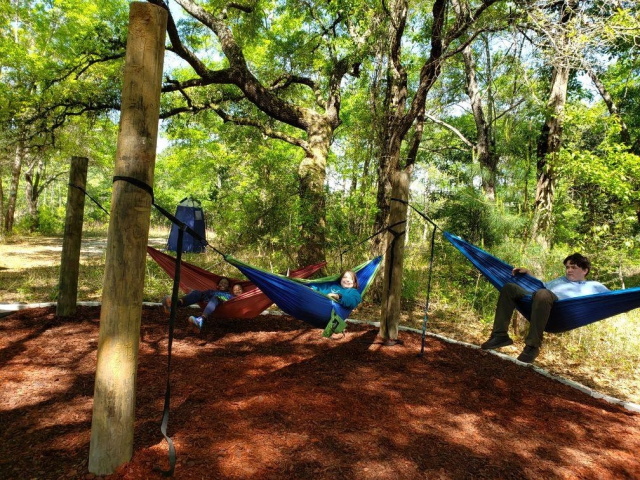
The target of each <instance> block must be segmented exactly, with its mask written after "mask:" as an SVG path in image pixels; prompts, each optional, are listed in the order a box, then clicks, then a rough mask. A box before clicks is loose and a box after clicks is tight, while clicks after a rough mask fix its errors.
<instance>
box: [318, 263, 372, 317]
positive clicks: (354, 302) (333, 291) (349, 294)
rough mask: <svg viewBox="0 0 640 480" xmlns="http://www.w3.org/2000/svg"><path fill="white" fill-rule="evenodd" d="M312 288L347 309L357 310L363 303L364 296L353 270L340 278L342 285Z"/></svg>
mask: <svg viewBox="0 0 640 480" xmlns="http://www.w3.org/2000/svg"><path fill="white" fill-rule="evenodd" d="M311 288H312V289H313V290H315V291H317V292H320V293H324V294H325V295H326V296H327V297H329V298H330V299H331V300H333V301H335V302H338V303H339V304H340V305H342V306H343V307H346V308H356V307H357V306H358V305H360V302H362V296H361V295H360V292H359V291H358V289H359V288H360V285H359V283H358V277H357V276H356V272H354V271H353V270H347V271H345V272H343V273H342V275H341V276H340V285H329V286H317V285H312V286H311Z"/></svg>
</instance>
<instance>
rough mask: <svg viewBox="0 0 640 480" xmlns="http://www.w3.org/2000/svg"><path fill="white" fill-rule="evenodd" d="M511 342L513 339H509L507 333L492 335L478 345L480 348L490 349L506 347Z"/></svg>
mask: <svg viewBox="0 0 640 480" xmlns="http://www.w3.org/2000/svg"><path fill="white" fill-rule="evenodd" d="M512 343H513V340H511V339H510V338H509V336H508V335H505V336H495V337H494V336H493V335H492V336H491V337H490V338H489V340H487V341H486V342H484V343H483V344H482V345H480V348H481V349H483V350H492V349H494V348H500V347H506V346H507V345H511V344H512Z"/></svg>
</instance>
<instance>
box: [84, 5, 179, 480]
mask: <svg viewBox="0 0 640 480" xmlns="http://www.w3.org/2000/svg"><path fill="white" fill-rule="evenodd" d="M166 25H167V12H166V11H165V10H164V9H162V8H160V7H157V6H155V5H151V4H149V3H146V2H133V3H131V6H130V11H129V36H128V39H127V53H126V57H125V67H124V84H123V88H122V108H121V114H120V132H119V134H118V145H117V151H116V165H115V175H116V176H120V177H132V178H135V179H137V180H138V181H139V182H141V183H144V184H147V185H153V170H154V166H155V156H156V144H157V135H158V119H159V114H160V90H161V82H162V65H163V59H164V41H165V31H166ZM111 199H112V201H111V217H110V222H109V234H108V238H107V255H106V263H105V276H104V293H103V295H102V311H101V314H100V336H99V340H98V364H97V367H96V382H95V390H94V397H93V418H92V422H91V445H90V450H89V471H90V472H91V473H94V474H96V475H108V474H110V473H113V472H114V471H115V470H116V468H117V467H118V466H120V465H122V464H123V463H126V462H128V461H129V460H130V459H131V457H132V455H133V428H134V420H135V403H136V402H135V400H136V373H137V364H138V344H139V342H140V318H141V315H142V294H143V288H144V275H145V258H146V247H147V240H148V237H149V222H150V212H151V196H150V194H149V193H148V192H146V191H145V190H143V189H141V188H139V187H137V186H134V185H132V184H131V183H129V182H127V181H124V180H119V181H116V182H114V184H113V193H112V197H111Z"/></svg>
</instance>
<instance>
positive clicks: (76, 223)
mask: <svg viewBox="0 0 640 480" xmlns="http://www.w3.org/2000/svg"><path fill="white" fill-rule="evenodd" d="M88 165H89V159H88V158H85V157H71V171H70V172H69V187H68V188H69V189H68V192H67V216H66V219H65V223H64V238H63V239H62V256H61V258H60V281H59V282H58V306H57V308H56V315H58V316H60V317H67V316H70V315H73V314H74V313H76V303H77V300H78V274H79V272H80V246H81V243H82V221H83V219H84V192H82V191H81V190H79V188H82V189H83V190H84V189H85V188H86V186H87V167H88ZM72 185H75V186H72ZM76 187H79V188H76Z"/></svg>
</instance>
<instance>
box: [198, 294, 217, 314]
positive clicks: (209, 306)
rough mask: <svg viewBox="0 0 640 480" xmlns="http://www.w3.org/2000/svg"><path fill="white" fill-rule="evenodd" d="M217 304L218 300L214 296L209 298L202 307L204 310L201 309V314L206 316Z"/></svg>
mask: <svg viewBox="0 0 640 480" xmlns="http://www.w3.org/2000/svg"><path fill="white" fill-rule="evenodd" d="M218 305H220V300H219V299H217V298H216V297H213V298H212V299H211V300H209V303H207V306H206V307H204V310H203V311H202V316H203V317H205V318H208V317H209V316H210V315H211V314H212V313H213V311H214V310H215V309H216V307H217V306H218Z"/></svg>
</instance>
